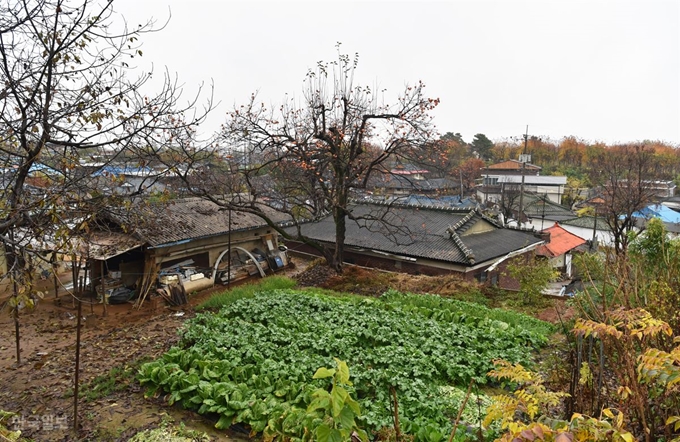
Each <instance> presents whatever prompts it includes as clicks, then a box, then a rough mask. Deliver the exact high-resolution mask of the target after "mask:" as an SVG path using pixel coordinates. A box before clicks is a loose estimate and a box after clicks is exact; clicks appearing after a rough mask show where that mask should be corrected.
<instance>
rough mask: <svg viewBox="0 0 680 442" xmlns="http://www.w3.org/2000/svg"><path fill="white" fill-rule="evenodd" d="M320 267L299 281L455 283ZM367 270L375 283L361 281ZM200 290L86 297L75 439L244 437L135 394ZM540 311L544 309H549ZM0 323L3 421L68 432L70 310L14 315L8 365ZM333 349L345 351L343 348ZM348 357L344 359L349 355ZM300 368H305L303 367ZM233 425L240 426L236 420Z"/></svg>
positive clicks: (53, 435) (8, 330) (55, 435)
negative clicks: (183, 300) (131, 299)
mask: <svg viewBox="0 0 680 442" xmlns="http://www.w3.org/2000/svg"><path fill="white" fill-rule="evenodd" d="M298 270H301V267H298ZM314 272H316V273H317V274H315V273H314ZM321 273H323V272H320V271H318V270H316V271H308V272H305V274H304V275H303V276H302V277H301V278H300V280H301V281H307V284H308V285H326V286H335V287H337V288H341V289H342V290H343V291H346V292H349V291H351V289H352V287H354V288H355V289H356V291H359V292H362V293H363V294H368V295H376V294H378V293H380V292H382V291H384V290H386V289H387V288H389V287H387V286H390V285H397V286H398V287H397V288H398V289H399V290H402V291H408V290H410V289H409V288H408V287H407V285H408V284H415V285H417V286H419V287H421V288H423V289H424V290H425V291H430V292H437V291H441V292H456V291H460V287H455V283H454V282H453V281H448V280H442V279H441V278H425V277H403V278H401V282H399V283H397V282H396V281H395V280H393V279H391V278H390V279H385V278H384V277H382V276H380V275H378V276H376V275H375V274H373V276H372V277H371V276H370V275H369V272H360V271H348V272H346V274H345V276H344V277H343V278H335V279H334V278H331V279H330V280H329V279H328V275H325V274H321ZM310 275H311V276H310ZM369 279H370V280H373V281H374V282H375V284H374V285H371V284H370V283H368V281H369ZM413 279H415V280H416V281H415V282H414V281H412V280H413ZM404 285H406V287H405V286H404ZM367 292H369V293H367ZM371 292H372V293H371ZM468 292H469V290H468ZM210 297H211V293H206V292H204V293H201V294H199V295H194V296H191V297H190V302H191V304H190V305H189V306H186V307H185V308H184V309H181V310H180V309H176V310H171V309H165V308H162V309H159V310H157V311H152V309H151V308H148V307H147V308H145V309H142V310H140V311H136V310H132V309H131V308H130V305H122V306H110V307H109V309H108V315H107V317H105V318H104V317H102V316H101V311H100V310H99V309H101V306H94V313H91V311H90V308H89V306H88V307H86V308H84V309H83V316H84V317H85V321H84V324H85V325H84V327H83V329H82V348H81V383H80V385H81V386H80V398H81V400H80V401H79V430H78V437H79V439H80V440H83V439H84V440H112V441H113V440H127V439H128V438H129V437H131V436H132V435H133V434H135V433H136V432H137V431H139V430H141V429H144V428H150V427H156V426H158V425H160V424H162V423H167V422H172V421H175V422H182V423H183V424H184V426H185V427H186V429H188V430H191V429H194V430H199V431H201V432H205V433H207V434H208V435H209V437H210V438H211V439H213V440H244V439H245V437H246V434H243V433H239V432H234V431H233V430H232V431H226V432H225V431H217V430H215V429H214V425H215V423H216V421H217V418H216V417H215V416H214V415H209V416H208V417H202V416H199V415H198V414H196V413H195V412H193V411H185V410H183V409H181V408H180V407H178V406H170V405H168V403H167V399H169V398H170V396H166V395H165V394H161V395H159V396H158V397H156V398H152V399H144V396H143V392H144V388H142V387H141V386H140V385H139V384H138V382H137V381H136V380H135V379H134V378H135V376H136V374H137V371H138V369H139V367H140V366H141V364H142V363H143V362H148V361H151V360H155V359H157V358H159V357H160V356H161V355H162V354H163V353H165V352H166V351H167V350H168V349H170V347H172V346H173V345H176V344H178V343H179V339H180V337H179V336H178V334H177V330H178V328H179V327H181V326H182V325H183V324H184V323H185V321H186V320H187V319H189V318H193V317H194V316H195V312H194V306H196V305H198V304H199V303H201V302H203V301H204V300H206V299H208V298H210ZM551 311H554V308H552V307H551V308H549V309H546V312H551ZM546 316H553V317H554V313H552V314H551V315H546ZM0 323H1V324H2V328H0V342H2V346H0V368H2V370H1V371H0V383H1V384H2V385H4V386H6V388H4V389H3V390H2V391H1V392H0V409H3V410H8V411H14V412H16V413H18V416H17V417H15V418H14V421H13V422H14V424H15V425H14V427H15V428H16V427H19V426H20V427H21V429H22V433H23V435H24V436H26V437H32V438H33V439H35V440H75V439H74V437H73V433H72V431H71V428H72V426H73V420H72V414H73V373H74V366H73V364H74V362H73V361H74V347H75V329H76V318H75V310H74V309H73V308H72V306H71V305H70V303H65V304H63V305H55V304H54V303H52V302H51V300H47V301H43V302H41V303H40V304H39V305H38V307H37V309H35V310H34V311H31V312H28V313H26V314H24V315H23V316H22V318H21V335H22V359H23V360H22V365H21V366H18V367H17V366H16V362H15V353H14V351H15V350H14V346H13V342H14V326H13V322H12V320H11V318H9V316H8V315H7V314H6V313H5V314H3V315H2V316H1V317H0ZM343 357H346V358H347V359H351V358H350V357H349V354H346V355H344V356H343ZM328 361H331V362H332V359H328V358H326V359H323V360H321V359H320V360H319V361H316V362H318V363H326V362H328ZM348 362H349V363H350V364H351V361H349V360H348ZM313 365H315V364H311V365H309V367H305V370H304V371H305V373H303V375H304V376H311V375H312V374H313V368H312V366H313ZM317 365H318V364H317ZM326 365H329V364H326ZM316 368H318V367H316ZM486 368H487V367H481V366H480V367H479V368H478V369H476V370H477V371H475V372H474V375H475V376H476V375H480V374H482V372H483V370H485V369H486ZM310 370H311V371H312V372H311V373H307V372H308V371H310ZM350 370H351V372H352V376H355V375H357V374H359V373H360V370H361V369H360V367H359V366H357V365H356V364H355V365H354V366H353V367H352V366H350ZM466 379H467V378H466ZM459 381H460V382H459ZM464 382H465V380H464V379H462V378H461V379H459V380H456V382H453V384H456V383H457V384H458V385H459V386H460V385H461V384H462V383H464ZM404 400H405V399H404ZM197 408H198V407H197ZM375 419H377V420H379V419H382V420H383V421H384V419H385V416H378V415H376V418H375ZM237 428H238V427H237ZM241 428H244V429H247V427H245V426H242V427H241ZM239 438H240V439H239Z"/></svg>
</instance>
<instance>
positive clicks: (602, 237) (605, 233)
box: [560, 223, 614, 247]
mask: <svg viewBox="0 0 680 442" xmlns="http://www.w3.org/2000/svg"><path fill="white" fill-rule="evenodd" d="M560 226H561V227H562V228H563V229H564V230H566V231H567V232H569V233H573V234H574V235H576V236H578V237H579V238H583V239H585V240H586V241H592V240H593V229H590V228H585V227H575V226H570V225H567V224H560ZM597 226H598V227H600V223H598V224H597ZM603 227H604V226H603ZM595 236H596V238H597V243H598V244H599V245H601V246H605V247H614V235H612V232H611V231H609V227H607V228H606V229H605V230H600V229H599V228H598V229H597V231H596V232H595Z"/></svg>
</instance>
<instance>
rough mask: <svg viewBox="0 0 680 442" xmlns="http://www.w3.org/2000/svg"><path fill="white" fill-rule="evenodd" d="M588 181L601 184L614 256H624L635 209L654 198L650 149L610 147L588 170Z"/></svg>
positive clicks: (601, 210)
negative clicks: (589, 175) (589, 173)
mask: <svg viewBox="0 0 680 442" xmlns="http://www.w3.org/2000/svg"><path fill="white" fill-rule="evenodd" d="M591 172H592V173H591V180H592V181H593V182H595V183H598V184H600V185H601V188H602V195H603V199H604V204H602V205H601V207H598V209H597V212H598V214H599V215H601V216H603V217H604V219H605V220H606V222H607V225H608V226H609V229H610V230H611V232H612V236H613V238H614V251H615V253H616V255H617V256H625V255H626V251H627V250H628V244H629V242H630V239H631V238H630V236H629V234H630V232H631V231H632V230H633V228H634V227H636V218H635V217H634V216H633V215H634V214H635V212H637V211H639V210H641V209H643V208H644V207H646V206H647V205H649V204H650V203H651V202H652V201H653V200H654V193H655V191H654V180H655V179H656V178H657V169H656V167H655V162H654V158H653V152H651V150H650V149H648V148H647V147H646V146H645V145H644V144H629V145H624V146H617V147H612V148H610V149H609V150H608V151H607V152H606V154H605V155H604V156H603V157H602V158H601V161H600V162H598V164H596V165H595V167H593V168H592V169H591Z"/></svg>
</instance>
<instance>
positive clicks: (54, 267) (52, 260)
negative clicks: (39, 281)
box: [50, 252, 59, 298]
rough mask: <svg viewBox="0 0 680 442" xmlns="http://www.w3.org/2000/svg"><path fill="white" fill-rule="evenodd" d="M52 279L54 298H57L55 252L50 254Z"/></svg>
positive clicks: (57, 283) (57, 279)
mask: <svg viewBox="0 0 680 442" xmlns="http://www.w3.org/2000/svg"><path fill="white" fill-rule="evenodd" d="M50 261H51V263H52V278H53V279H54V297H55V298H58V297H59V278H58V277H57V252H53V253H52V259H51V260H50Z"/></svg>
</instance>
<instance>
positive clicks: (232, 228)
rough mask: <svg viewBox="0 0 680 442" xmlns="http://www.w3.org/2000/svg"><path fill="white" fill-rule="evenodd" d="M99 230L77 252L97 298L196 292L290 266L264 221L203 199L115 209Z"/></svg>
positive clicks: (105, 216)
mask: <svg viewBox="0 0 680 442" xmlns="http://www.w3.org/2000/svg"><path fill="white" fill-rule="evenodd" d="M263 210H265V209H263ZM270 215H271V217H273V219H275V220H276V219H277V218H276V214H275V213H271V214H270ZM279 218H281V217H280V216H279ZM280 220H281V221H283V219H280ZM94 224H95V225H96V228H93V229H92V231H91V232H90V233H88V235H86V237H85V239H84V240H83V239H81V240H78V241H79V242H80V245H79V246H78V249H79V250H80V255H81V256H82V257H83V258H85V259H86V261H87V262H88V267H89V269H90V279H91V281H93V283H94V286H95V288H96V290H97V292H98V293H100V294H101V293H109V292H112V291H113V290H115V289H117V288H128V289H130V290H133V291H135V292H136V294H137V295H141V296H142V297H143V296H144V295H146V294H147V293H148V292H150V291H151V290H153V289H155V288H156V287H157V286H158V285H161V286H163V285H170V284H173V283H176V284H181V285H182V286H183V287H184V289H185V290H186V291H187V292H191V291H194V290H199V289H203V288H207V287H210V286H212V285H213V284H215V282H220V281H222V282H228V281H233V280H236V279H240V278H243V277H248V276H250V275H258V274H259V275H260V276H265V274H266V273H267V272H272V271H275V270H278V269H280V268H283V267H284V266H286V265H287V263H288V260H287V256H286V253H285V251H283V250H281V249H280V248H279V243H278V239H277V235H276V232H275V231H274V230H273V229H272V228H271V227H269V226H267V225H266V224H265V222H264V221H263V220H262V219H261V218H259V217H257V216H256V215H253V214H249V213H246V212H241V211H232V212H231V213H230V211H227V210H222V209H221V208H220V207H218V206H217V205H216V204H214V203H212V202H210V201H206V200H203V199H199V198H187V199H181V200H173V201H170V202H158V203H139V204H135V205H133V207H132V208H131V209H129V210H125V209H122V208H112V209H110V210H107V211H106V213H103V214H100V215H99V216H98V217H97V219H96V223H94Z"/></svg>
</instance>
